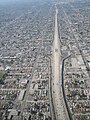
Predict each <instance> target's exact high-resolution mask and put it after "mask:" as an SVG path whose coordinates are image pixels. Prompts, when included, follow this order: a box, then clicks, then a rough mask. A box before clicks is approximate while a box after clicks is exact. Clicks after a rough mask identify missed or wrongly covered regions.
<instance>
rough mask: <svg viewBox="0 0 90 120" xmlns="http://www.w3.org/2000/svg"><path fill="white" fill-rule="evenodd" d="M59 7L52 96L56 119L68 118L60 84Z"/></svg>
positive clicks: (55, 34)
mask: <svg viewBox="0 0 90 120" xmlns="http://www.w3.org/2000/svg"><path fill="white" fill-rule="evenodd" d="M57 16H58V9H57V8H56V14H55V33H54V42H53V55H52V57H53V58H52V60H53V64H52V67H53V80H52V92H53V93H52V96H53V103H54V109H55V116H56V120H67V119H66V113H65V109H64V106H63V95H62V89H61V88H60V86H61V85H62V81H61V72H60V64H61V53H60V40H59V34H58V19H57Z"/></svg>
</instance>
